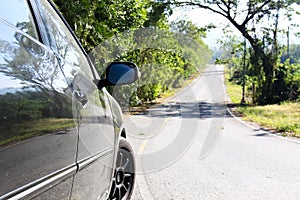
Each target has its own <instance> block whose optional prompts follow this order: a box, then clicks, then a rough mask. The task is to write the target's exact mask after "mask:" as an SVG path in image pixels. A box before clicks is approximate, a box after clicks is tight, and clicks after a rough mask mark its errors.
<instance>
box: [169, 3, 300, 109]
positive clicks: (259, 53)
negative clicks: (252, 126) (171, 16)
mask: <svg viewBox="0 0 300 200" xmlns="http://www.w3.org/2000/svg"><path fill="white" fill-rule="evenodd" d="M170 3H171V4H172V5H175V6H192V7H198V8H203V9H207V10H210V11H212V12H214V13H217V14H218V15H221V16H223V17H225V18H226V19H227V20H228V21H229V22H230V23H231V24H232V25H233V26H234V27H235V28H236V29H237V30H238V31H239V32H240V33H241V34H242V35H243V36H244V37H245V38H246V39H247V40H248V42H249V43H250V45H251V47H252V49H253V54H252V57H251V62H252V65H253V67H254V68H255V69H256V71H257V72H258V74H257V76H259V78H258V80H260V82H259V97H258V100H259V103H260V104H268V103H276V100H275V99H274V98H273V97H274V95H273V94H274V92H275V91H274V89H273V85H274V81H275V79H276V77H275V73H276V70H277V69H278V67H279V63H278V58H279V56H280V45H279V44H278V40H277V37H278V34H279V32H280V31H281V30H280V29H279V21H280V17H283V16H282V15H285V17H287V18H291V16H292V14H291V13H292V12H293V8H292V5H293V4H300V3H299V1H298V0H247V1H243V0H190V1H176V0H173V1H171V2H170ZM282 13H283V14H282Z"/></svg>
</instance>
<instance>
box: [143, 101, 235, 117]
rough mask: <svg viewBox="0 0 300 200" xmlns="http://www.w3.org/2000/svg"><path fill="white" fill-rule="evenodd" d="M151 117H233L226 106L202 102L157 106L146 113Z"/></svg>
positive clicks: (171, 103) (170, 103) (172, 103)
mask: <svg viewBox="0 0 300 200" xmlns="http://www.w3.org/2000/svg"><path fill="white" fill-rule="evenodd" d="M145 114H146V115H150V116H151V117H157V118H164V117H181V118H199V119H209V118H224V117H226V118H228V117H232V116H231V115H230V114H229V113H228V112H227V107H226V105H225V104H220V103H209V102H205V101H200V102H169V103H167V104H163V105H159V106H155V107H153V108H150V109H148V110H147V111H146V112H145Z"/></svg>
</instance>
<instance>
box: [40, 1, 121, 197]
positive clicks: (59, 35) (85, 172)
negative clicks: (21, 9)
mask: <svg viewBox="0 0 300 200" xmlns="http://www.w3.org/2000/svg"><path fill="white" fill-rule="evenodd" d="M40 10H41V13H42V14H41V15H42V17H43V20H44V22H45V24H47V25H46V29H47V31H49V34H48V35H51V36H50V40H51V42H50V44H51V48H52V49H54V50H56V51H57V54H58V57H59V60H60V65H61V69H62V71H63V72H64V75H65V77H66V79H67V80H68V81H69V84H70V86H71V88H70V89H69V91H70V92H71V93H72V95H73V106H74V110H77V111H78V112H77V113H76V116H75V118H76V123H77V125H78V132H79V137H78V138H79V141H78V152H77V165H78V170H79V171H78V173H77V174H76V176H75V179H74V183H73V190H72V191H73V192H72V199H97V198H99V197H101V196H103V197H105V195H106V193H107V191H108V190H109V186H110V181H111V178H112V174H113V169H112V166H113V160H114V151H113V150H114V144H115V140H116V139H115V138H116V137H117V135H116V134H114V123H113V119H112V114H111V110H110V104H109V99H108V97H107V95H108V94H107V92H106V90H105V89H102V90H98V88H97V86H96V84H95V83H97V82H98V81H99V76H98V75H97V73H96V72H95V70H94V68H93V67H92V66H91V64H90V62H89V60H88V58H87V56H86V54H85V53H84V51H83V49H82V48H81V46H80V45H79V43H78V42H77V40H76V38H75V37H74V34H73V33H72V32H71V31H70V29H69V28H68V27H67V26H66V23H65V22H64V20H63V19H62V18H61V16H60V15H59V14H58V12H57V11H56V10H55V8H54V6H51V5H50V4H48V3H47V1H40Z"/></svg>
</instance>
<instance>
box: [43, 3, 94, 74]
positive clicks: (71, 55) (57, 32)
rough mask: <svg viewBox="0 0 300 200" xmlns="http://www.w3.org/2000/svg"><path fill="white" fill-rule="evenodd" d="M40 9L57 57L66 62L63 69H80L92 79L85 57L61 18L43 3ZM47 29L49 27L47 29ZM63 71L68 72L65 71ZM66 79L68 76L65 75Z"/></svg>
mask: <svg viewBox="0 0 300 200" xmlns="http://www.w3.org/2000/svg"><path fill="white" fill-rule="evenodd" d="M41 4H42V9H44V13H45V15H46V16H45V17H46V20H47V24H48V25H49V26H51V27H50V29H51V30H49V31H51V34H52V35H53V37H54V38H52V39H53V40H54V42H55V44H56V48H57V51H58V53H59V55H60V56H61V57H62V58H63V59H64V60H65V62H68V63H67V64H66V65H64V66H63V67H67V66H68V65H69V66H72V68H76V67H77V68H79V69H81V70H82V71H83V72H84V73H85V74H86V75H88V76H89V77H91V78H92V73H91V71H90V67H89V63H88V62H87V60H86V58H85V55H84V54H83V53H82V51H81V49H80V47H79V46H78V43H77V42H76V40H75V39H74V37H73V35H72V34H71V33H70V31H69V29H68V28H67V27H66V26H65V24H64V23H63V21H62V20H61V18H60V17H59V16H58V14H57V13H56V12H55V11H54V9H53V8H52V7H51V6H50V5H49V4H47V2H45V1H41ZM48 28H49V27H48ZM70 62H71V63H70ZM64 71H70V70H69V69H65V70H64ZM73 75H74V74H73ZM67 77H68V75H67Z"/></svg>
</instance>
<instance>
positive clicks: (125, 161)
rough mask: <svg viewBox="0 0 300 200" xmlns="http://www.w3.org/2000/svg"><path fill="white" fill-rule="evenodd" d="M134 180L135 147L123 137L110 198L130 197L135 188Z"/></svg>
mask: <svg viewBox="0 0 300 200" xmlns="http://www.w3.org/2000/svg"><path fill="white" fill-rule="evenodd" d="M134 181H135V161H134V153H133V149H132V147H131V146H130V144H129V143H128V141H127V140H125V139H123V138H121V139H120V142H119V150H118V155H117V160H116V169H115V172H114V177H113V183H112V187H111V190H110V194H109V200H114V199H115V200H128V199H130V197H131V195H132V192H133V188H134Z"/></svg>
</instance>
